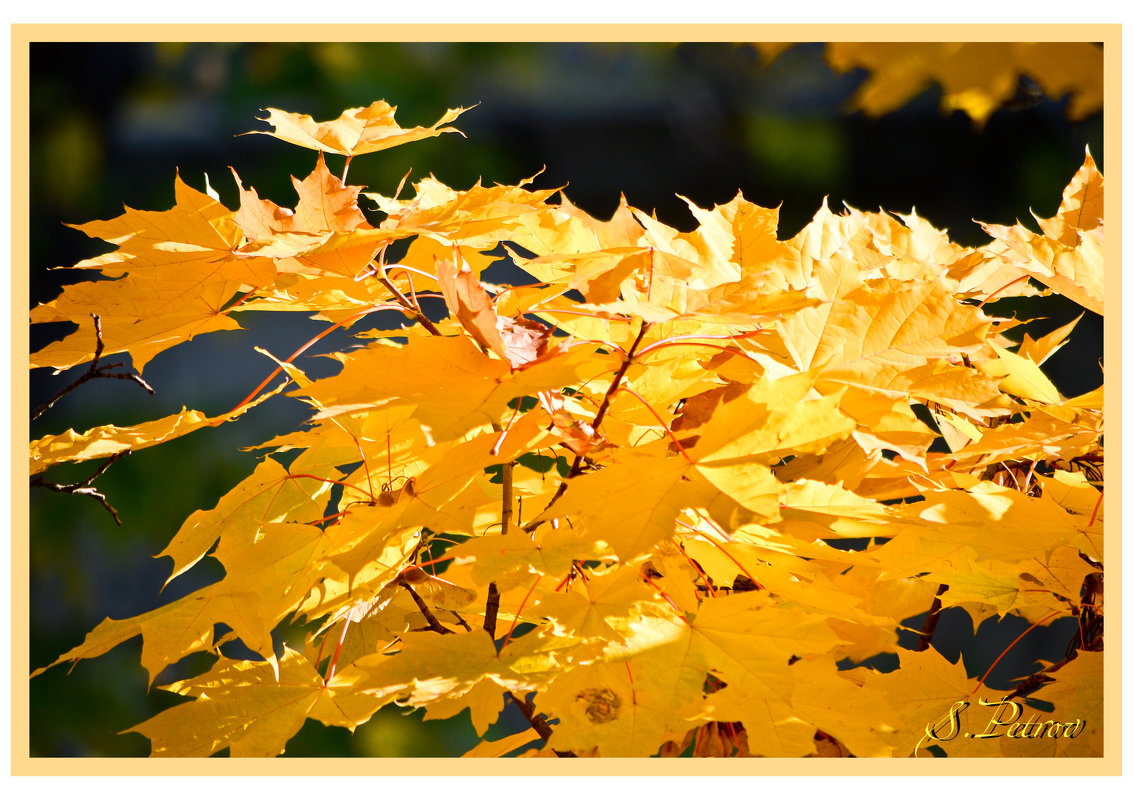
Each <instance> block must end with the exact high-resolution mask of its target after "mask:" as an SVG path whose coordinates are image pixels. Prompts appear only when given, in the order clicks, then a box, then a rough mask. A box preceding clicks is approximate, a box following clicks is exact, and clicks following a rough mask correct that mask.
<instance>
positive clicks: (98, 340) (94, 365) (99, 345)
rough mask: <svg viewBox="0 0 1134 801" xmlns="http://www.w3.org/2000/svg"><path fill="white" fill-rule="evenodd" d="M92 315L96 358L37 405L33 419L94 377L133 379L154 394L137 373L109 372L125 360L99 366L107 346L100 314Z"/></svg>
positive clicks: (120, 365)
mask: <svg viewBox="0 0 1134 801" xmlns="http://www.w3.org/2000/svg"><path fill="white" fill-rule="evenodd" d="M91 317H93V318H94V325H95V351H94V358H93V359H92V360H91V366H90V367H88V368H87V371H86V372H85V373H83V374H82V375H81V376H79V377H78V378H76V379H75V380H74V381H72V382H71V383H70V384H68V385H67V386H65V387H63V389H61V390H59V391H58V392H56V393H55V394H54V395H52V396H51V398H50V399H49V400H47V401H45V402H44V403H41V404H40V405H39V406H37V407H36V409H35V411H33V412H32V417H31V419H32V420H37V419H39V417H40V416H41V415H43V413H44V412H46V411H47V410H48V409H50V408H51V407H52V406H54V405H55V403H56V401H58V400H59V399H60V398H62V397H63V396H64V395H66V394H67V393H68V392H73V391H74V390H76V389H78V388H79V387H80V386H82V385H83V384H85V383H87V382H88V381H90V380H91V379H94V378H118V379H121V380H123V381H133V382H134V383H135V384H137V385H138V386H140V387H141V388H142V389H144V390H145V391H146V392H148V393H150V394H151V395H153V394H154V388H153V387H151V386H150V385H149V384H147V383H146V382H145V380H144V379H143V378H142V377H141V376H140V375H137V374H136V373H111V372H107V371H108V370H113V369H114V368H115V367H122V366H123V365H124V364H125V362H114V363H113V364H104V365H103V366H102V367H99V366H98V360H99V359H100V358H101V357H102V351H103V348H104V347H105V345H104V344H103V341H102V320H101V319H99V316H98V315H97V314H92V315H91Z"/></svg>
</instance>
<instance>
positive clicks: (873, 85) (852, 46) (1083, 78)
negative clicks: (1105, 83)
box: [826, 42, 1102, 123]
mask: <svg viewBox="0 0 1134 801" xmlns="http://www.w3.org/2000/svg"><path fill="white" fill-rule="evenodd" d="M826 54H827V60H828V62H829V63H830V64H831V66H832V67H834V68H835V69H837V70H840V71H844V72H845V71H847V70H850V69H853V68H856V67H858V68H865V69H868V70H870V71H871V73H872V75H871V77H870V78H869V79H868V80H867V82H866V84H865V85H864V86H863V87H862V88H860V89H859V92H858V94H857V95H856V98H855V103H856V105H857V107H859V108H862V109H864V110H865V111H867V112H868V113H870V114H875V115H877V114H884V113H886V112H888V111H891V110H893V109H895V108H897V107H898V106H900V105H902V104H904V103H905V102H906V101H907V100H908V99H909V98H911V97H912V96H914V95H916V94H918V93H920V92H921V91H922V90H923V89H925V88H926V87H927V85H928V84H929V82H930V81H937V82H938V83H940V84H941V85H942V88H943V89H944V97H943V98H942V101H941V103H942V107H943V108H944V110H946V111H952V110H953V109H961V110H963V111H964V112H966V113H967V114H968V115H969V116H970V117H972V118H973V120H975V121H976V122H978V123H984V121H985V120H986V119H987V118H988V117H989V115H990V114H991V113H992V112H993V111H994V110H995V109H996V108H997V107H998V106H1000V105H1001V104H1003V103H1004V102H1006V101H1008V100H1010V99H1011V98H1012V97H1013V96H1014V95H1015V93H1016V87H1017V82H1018V76H1019V75H1020V74H1021V73H1024V74H1027V75H1028V76H1029V77H1031V78H1033V79H1035V80H1036V82H1037V83H1039V85H1040V87H1041V88H1043V89H1044V90H1045V91H1046V92H1047V93H1048V94H1049V95H1050V96H1051V97H1052V98H1059V97H1061V96H1062V95H1063V94H1064V93H1066V92H1068V91H1072V90H1074V91H1076V94H1074V95H1073V97H1072V107H1071V110H1070V115H1071V116H1072V117H1073V118H1075V119H1080V118H1082V117H1084V116H1086V115H1087V114H1090V113H1092V112H1093V111H1096V110H1097V109H1099V108H1101V107H1102V48H1101V47H1098V46H1096V45H1094V44H1092V43H1089V42H1028V43H1025V42H914V43H905V42H870V43H854V42H832V43H829V44H828V45H827V52H826Z"/></svg>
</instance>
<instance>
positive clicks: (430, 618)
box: [398, 578, 454, 634]
mask: <svg viewBox="0 0 1134 801" xmlns="http://www.w3.org/2000/svg"><path fill="white" fill-rule="evenodd" d="M398 584H400V585H401V587H402V589H404V590H405V591H406V592H408V593H409V594H410V597H411V598H413V602H414V603H415V604H417V608H418V609H420V610H421V614H423V615H425V621H426V622H427V623H428V624H429V626H428V629H429V631H436V632H437V633H438V634H453V633H454V632H453V631H452V630H451V629H447V628H445V627H444V626H442V625H441V621H440V620H438V619H437V616H436V615H434V614H433V612H432V611H431V610H430V608H429V607H428V606H427V605H426V603H425V601H423V600H421V596H420V595H418V594H417V593H416V592H414V589H413V587H411V586H410V583H409V582H408V581H406V580H405V579H404V578H403V579H398Z"/></svg>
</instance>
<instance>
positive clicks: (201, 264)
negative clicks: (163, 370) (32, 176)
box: [31, 177, 276, 372]
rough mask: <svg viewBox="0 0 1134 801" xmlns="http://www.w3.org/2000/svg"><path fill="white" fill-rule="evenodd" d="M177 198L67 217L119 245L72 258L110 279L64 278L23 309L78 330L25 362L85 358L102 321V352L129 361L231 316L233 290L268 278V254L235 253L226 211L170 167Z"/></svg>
mask: <svg viewBox="0 0 1134 801" xmlns="http://www.w3.org/2000/svg"><path fill="white" fill-rule="evenodd" d="M175 189H176V196H177V204H176V205H175V206H174V207H173V208H172V209H170V210H169V211H164V212H148V211H136V210H134V209H130V208H127V210H126V213H125V214H123V215H122V216H120V217H117V218H115V219H113V220H106V221H96V222H92V223H87V224H85V225H77V226H73V227H75V228H77V229H79V230H81V231H83V233H86V234H88V235H89V236H92V237H98V238H101V239H104V240H106V241H107V242H110V243H111V244H115V245H118V249H117V250H116V251H114V252H112V253H109V254H106V255H104V256H97V257H95V258H93V259H87V260H85V261H81V262H79V263H78V264H76V265H75V268H77V269H81V268H87V269H90V268H96V269H99V270H101V272H102V273H103V275H105V276H107V277H108V278H110V279H115V280H102V281H87V282H84V283H80V284H72V285H70V286H68V287H67V288H65V289H64V291H63V294H62V295H60V296H59V297H58V298H56V299H55V300H53V301H50V302H48V303H44V304H41V305H39V306H37V307H36V308H34V309H32V312H31V321H32V323H53V322H72V323H75V324H77V325H78V330H77V331H75V332H74V333H72V334H70V335H69V336H67V337H65V338H64V339H62V340H60V341H58V342H53V343H51V344H49V345H47V346H45V347H44V348H42V349H40V350H39V351H37V352H36V353H34V354H33V355H32V360H31V365H32V367H54V368H56V369H57V370H62V369H66V368H68V367H73V366H75V365H76V364H82V363H83V362H85V361H89V360H90V359H91V358H92V357H93V355H94V352H95V346H96V336H95V328H94V322H93V320H92V319H91V313H92V312H97V313H98V314H99V319H100V322H101V328H102V342H103V345H104V350H103V353H104V354H106V355H110V354H113V353H124V352H127V351H128V352H130V354H131V356H132V358H133V363H134V367H135V369H137V370H138V371H139V372H141V371H142V370H143V369H144V368H145V366H146V363H147V362H149V361H150V360H151V359H152V358H153V357H154V356H156V355H157V354H158V353H161V352H162V351H164V350H166V349H168V348H171V347H173V346H174V345H177V344H178V343H180V342H184V341H186V340H189V339H192V338H193V337H194V336H196V335H197V334H203V333H208V332H211V331H220V330H231V329H234V328H239V325H238V324H237V323H236V322H235V321H234V320H233V319H232V318H231V317H230V316H229V308H227V304H228V303H229V302H230V301H231V300H232V299H233V297H234V296H235V295H236V294H237V293H238V292H246V291H248V290H250V289H254V288H259V287H264V286H267V285H270V284H271V283H272V282H273V281H274V280H275V278H276V267H275V265H274V264H273V262H272V261H271V260H270V259H267V258H263V257H260V256H244V255H242V254H240V253H238V252H237V251H238V249H239V248H240V246H241V244H242V242H243V234H242V233H241V231H240V229H239V227H237V225H236V223H235V221H234V220H233V214H232V212H230V211H229V210H228V209H226V208H225V207H224V206H222V205H221V204H220V203H219V202H218V201H216V200H215V199H214V198H213V197H211V196H210V195H208V194H205V193H201V192H198V191H196V190H195V189H192V188H191V187H189V186H188V185H186V184H185V183H183V182H182V181H181V178H180V177H178V178H177V179H176V181H175Z"/></svg>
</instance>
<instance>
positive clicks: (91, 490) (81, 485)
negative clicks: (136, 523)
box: [31, 449, 130, 525]
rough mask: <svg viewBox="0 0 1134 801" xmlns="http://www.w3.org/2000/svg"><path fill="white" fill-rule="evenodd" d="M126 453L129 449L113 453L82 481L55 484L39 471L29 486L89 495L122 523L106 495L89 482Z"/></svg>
mask: <svg viewBox="0 0 1134 801" xmlns="http://www.w3.org/2000/svg"><path fill="white" fill-rule="evenodd" d="M128 453H130V451H129V449H127V450H124V451H119V452H118V453H116V454H114V455H113V456H111V457H110V458H109V459H107V460H106V461H105V462H103V463H102V464H101V465H100V466H99V468H98V469H97V470H95V471H94V473H92V474H91V475H90V476H89V477H88V478H86V479H84V480H83V481H79V482H76V483H74V484H55V483H53V482H50V481H46V480H45V479H44V477H43V474H42V473H41V474H40V475H37V476H33V477H32V479H31V486H33V487H43V488H44V489H49V490H51V491H52V492H63V493H66V494H68V495H89V496H90V497H92V498H94V499H95V500H96V501H98V502H99V503H101V504H102V505H103V507H105V508H106V511H108V512H110V516H111V517H113V518H114V522H115V523H117V524H118V525H122V520H121V519H120V518H119V517H118V512H117V511H116V510H115V509H114V507H113V506H111V505H110V503H109V502H107V500H106V496H105V495H103V494H102V493H101V492H99V491H98V490H97V489H96V488H95V487H92V486H91V484H92V483H93V482H94V480H95V479H96V478H98V477H99V476H101V475H102V474H103V473H105V472H106V470H107V468H109V467H110V466H111V465H112V464H114V463H115V462H117V461H118V460H119V459H121V458H122V457H123V456H125V455H126V454H128Z"/></svg>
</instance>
